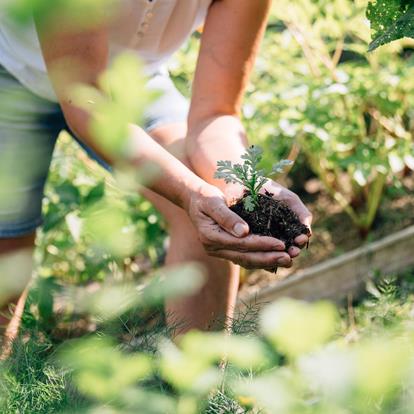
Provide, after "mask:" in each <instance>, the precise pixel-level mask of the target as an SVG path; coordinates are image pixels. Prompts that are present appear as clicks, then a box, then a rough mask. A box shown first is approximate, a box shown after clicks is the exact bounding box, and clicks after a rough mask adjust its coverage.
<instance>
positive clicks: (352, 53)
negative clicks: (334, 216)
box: [244, 0, 414, 235]
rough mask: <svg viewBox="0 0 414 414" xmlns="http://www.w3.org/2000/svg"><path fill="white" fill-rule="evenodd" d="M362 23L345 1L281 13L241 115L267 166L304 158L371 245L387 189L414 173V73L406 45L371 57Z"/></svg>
mask: <svg viewBox="0 0 414 414" xmlns="http://www.w3.org/2000/svg"><path fill="white" fill-rule="evenodd" d="M363 13H364V3H362V4H361V2H349V1H347V0H336V1H333V2H332V1H319V2H313V1H311V0H300V1H299V0H298V1H295V2H288V1H286V2H282V3H279V4H278V5H277V6H276V5H275V6H274V7H273V13H272V20H271V24H270V27H269V29H268V31H267V32H266V38H265V42H264V45H263V50H264V51H266V56H263V57H260V59H259V61H258V65H257V69H256V72H255V76H254V79H253V80H252V86H251V88H250V91H249V92H250V93H249V97H248V100H247V102H246V105H245V111H244V112H245V115H246V116H247V118H248V122H247V125H248V130H249V135H250V137H251V138H252V139H253V140H254V141H256V140H259V141H262V140H263V142H264V144H263V145H264V146H265V148H266V149H267V151H265V153H267V154H269V156H270V157H272V158H274V157H276V156H277V155H278V154H280V153H283V152H285V153H287V152H289V151H291V149H292V148H294V149H295V147H296V146H298V147H299V148H300V150H301V153H302V155H303V156H304V157H305V158H306V161H305V163H306V164H307V165H308V167H309V168H310V169H311V171H312V172H313V173H314V174H315V175H316V176H317V177H318V178H319V179H320V181H321V182H322V183H323V185H324V187H325V189H326V190H327V191H328V193H329V194H330V195H331V196H332V200H333V201H335V202H336V203H339V205H340V206H341V207H342V209H343V210H344V211H345V212H346V213H347V214H348V215H349V216H350V218H351V219H352V221H353V223H354V225H355V226H356V227H357V228H358V229H359V230H360V232H361V234H362V235H366V234H367V232H368V231H369V229H370V228H371V226H372V223H373V220H374V218H375V216H376V213H377V210H378V206H379V204H380V202H381V199H382V196H383V191H384V187H385V185H391V186H392V185H393V180H398V177H401V176H402V173H403V171H404V169H405V168H411V169H413V168H414V143H413V122H412V115H413V113H412V105H413V97H414V93H413V92H414V82H413V79H414V76H413V75H414V72H413V67H412V65H411V64H410V61H407V60H406V59H404V58H403V57H402V56H401V51H402V45H394V46H392V47H387V48H383V49H381V50H379V51H377V52H376V53H374V54H369V55H367V54H366V53H365V52H366V47H367V43H368V39H369V30H368V27H367V26H366V24H365V22H364V14H363ZM299 162H300V163H301V164H302V163H303V160H301V159H300V158H299ZM306 164H305V165H306ZM299 167H300V165H299Z"/></svg>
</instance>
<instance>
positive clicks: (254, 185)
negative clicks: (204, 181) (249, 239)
mask: <svg viewBox="0 0 414 414" xmlns="http://www.w3.org/2000/svg"><path fill="white" fill-rule="evenodd" d="M262 156H263V150H262V149H261V148H260V147H258V146H256V145H252V146H250V147H249V148H247V149H246V152H245V153H244V154H243V155H242V156H241V158H242V159H243V160H244V162H243V164H233V163H232V162H231V161H228V160H226V161H218V162H217V171H216V173H215V174H214V178H218V179H223V180H224V181H225V182H226V183H228V184H229V183H234V184H241V185H242V186H243V187H245V189H246V190H247V192H248V195H247V196H246V197H244V198H243V205H244V208H245V210H246V211H254V209H255V208H256V207H257V206H258V205H259V201H258V196H259V191H260V189H261V188H262V187H263V185H264V184H265V183H266V182H267V181H268V178H266V176H265V171H264V170H261V169H259V168H258V166H259V163H260V161H261V160H262ZM292 163H293V161H291V160H281V161H279V162H277V163H276V164H274V165H273V167H272V171H271V173H281V172H283V170H284V167H286V166H288V165H291V164H292Z"/></svg>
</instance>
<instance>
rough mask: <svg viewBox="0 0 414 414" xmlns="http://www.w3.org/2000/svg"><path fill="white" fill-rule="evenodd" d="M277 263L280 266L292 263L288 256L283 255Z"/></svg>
mask: <svg viewBox="0 0 414 414" xmlns="http://www.w3.org/2000/svg"><path fill="white" fill-rule="evenodd" d="M276 263H277V264H278V265H280V266H289V265H290V259H288V258H287V257H282V258H280V259H279V260H278V261H277V262H276Z"/></svg>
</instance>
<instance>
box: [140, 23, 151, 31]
mask: <svg viewBox="0 0 414 414" xmlns="http://www.w3.org/2000/svg"><path fill="white" fill-rule="evenodd" d="M148 27H149V24H148V23H142V25H141V29H142V30H143V31H145V30H147V29H148Z"/></svg>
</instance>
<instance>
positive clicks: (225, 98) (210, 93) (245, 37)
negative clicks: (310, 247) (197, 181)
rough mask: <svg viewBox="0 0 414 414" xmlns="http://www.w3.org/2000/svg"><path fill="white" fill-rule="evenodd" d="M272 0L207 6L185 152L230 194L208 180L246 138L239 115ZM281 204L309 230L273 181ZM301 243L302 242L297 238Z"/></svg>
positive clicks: (300, 208)
mask: <svg viewBox="0 0 414 414" xmlns="http://www.w3.org/2000/svg"><path fill="white" fill-rule="evenodd" d="M270 5H271V0H261V1H251V0H219V1H216V2H214V3H213V5H212V6H211V8H210V10H209V13H208V17H207V20H206V24H205V27H204V31H203V37H202V42H201V49H200V56H199V59H198V63H197V69H196V74H195V79H194V85H193V97H192V101H191V109H190V114H189V121H188V124H189V133H188V137H187V151H188V156H189V159H190V162H191V164H192V166H193V168H194V170H195V171H196V172H197V174H198V175H199V176H200V177H202V178H203V179H204V180H206V181H207V182H210V183H212V184H214V185H216V186H217V187H218V188H221V189H222V190H223V191H225V192H226V193H228V194H229V193H230V196H235V195H237V194H235V192H236V193H237V191H240V189H235V188H229V187H228V186H227V185H226V184H225V183H224V181H222V180H215V179H214V178H213V175H214V171H215V169H216V163H217V161H218V160H231V161H233V162H234V161H239V160H240V155H241V154H242V153H243V152H244V151H245V148H246V145H247V138H246V134H245V131H244V128H243V126H242V124H241V122H240V119H239V114H240V109H241V103H242V99H243V95H244V91H245V88H246V85H247V82H248V79H249V76H250V73H251V71H252V67H253V63H254V60H255V57H256V55H257V52H258V49H259V45H260V42H261V39H262V37H263V33H264V30H265V27H266V21H267V17H268V13H269V9H270ZM267 189H268V190H269V191H271V192H273V193H274V194H275V196H276V197H277V198H279V199H283V200H285V201H286V202H287V203H288V204H289V205H290V207H291V208H292V209H293V210H295V211H296V213H297V214H298V215H299V218H300V219H301V220H302V221H303V222H304V223H305V224H306V225H308V226H310V224H311V214H310V213H309V211H308V210H307V209H306V207H305V206H304V205H303V204H302V202H301V201H300V200H299V198H298V197H297V196H296V194H294V193H292V192H291V191H289V190H287V189H285V188H284V187H282V186H280V185H279V184H277V183H275V182H272V183H271V184H270V185H268V188H267ZM299 237H300V240H299V243H300V244H304V243H306V242H307V237H306V236H299Z"/></svg>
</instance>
